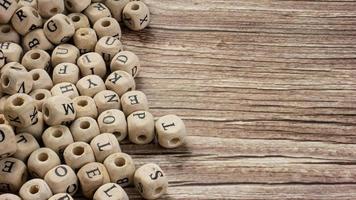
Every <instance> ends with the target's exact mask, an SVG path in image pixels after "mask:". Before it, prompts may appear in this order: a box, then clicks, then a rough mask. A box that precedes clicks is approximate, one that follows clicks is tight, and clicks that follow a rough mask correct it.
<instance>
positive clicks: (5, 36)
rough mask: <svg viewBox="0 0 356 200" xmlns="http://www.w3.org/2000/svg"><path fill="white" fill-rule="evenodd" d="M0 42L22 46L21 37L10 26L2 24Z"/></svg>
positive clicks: (0, 25)
mask: <svg viewBox="0 0 356 200" xmlns="http://www.w3.org/2000/svg"><path fill="white" fill-rule="evenodd" d="M0 42H13V43H17V44H20V35H19V34H18V33H17V32H16V31H15V29H14V28H12V26H11V25H10V24H0Z"/></svg>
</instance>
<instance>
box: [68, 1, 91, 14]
mask: <svg viewBox="0 0 356 200" xmlns="http://www.w3.org/2000/svg"><path fill="white" fill-rule="evenodd" d="M90 3H91V0H81V1H78V0H64V5H65V7H66V8H67V10H68V11H70V12H72V13H80V12H82V11H83V10H85V9H86V8H87V7H88V6H89V5H90Z"/></svg>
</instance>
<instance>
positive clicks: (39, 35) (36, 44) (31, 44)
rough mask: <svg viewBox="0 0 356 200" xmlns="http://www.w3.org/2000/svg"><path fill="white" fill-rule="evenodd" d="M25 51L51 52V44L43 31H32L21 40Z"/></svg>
mask: <svg viewBox="0 0 356 200" xmlns="http://www.w3.org/2000/svg"><path fill="white" fill-rule="evenodd" d="M22 46H23V47H24V49H25V51H28V50H30V49H42V50H44V51H47V50H52V49H53V48H54V46H53V44H52V43H51V42H50V41H49V40H48V39H47V37H46V35H45V33H44V31H43V29H36V30H33V31H31V32H29V33H27V34H26V35H25V37H23V40H22Z"/></svg>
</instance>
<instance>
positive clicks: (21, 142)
mask: <svg viewBox="0 0 356 200" xmlns="http://www.w3.org/2000/svg"><path fill="white" fill-rule="evenodd" d="M16 141H17V150H16V153H15V154H14V155H13V157H14V158H17V159H19V160H22V161H23V162H26V160H27V158H28V157H29V156H30V155H31V153H32V152H33V151H35V150H36V149H39V148H40V145H39V144H38V142H37V140H36V139H35V137H33V136H32V135H31V134H28V133H20V134H17V135H16Z"/></svg>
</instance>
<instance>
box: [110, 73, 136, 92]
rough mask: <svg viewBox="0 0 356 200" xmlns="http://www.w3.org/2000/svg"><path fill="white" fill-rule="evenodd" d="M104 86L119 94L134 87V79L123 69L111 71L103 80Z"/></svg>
mask: <svg viewBox="0 0 356 200" xmlns="http://www.w3.org/2000/svg"><path fill="white" fill-rule="evenodd" d="M105 85H106V88H107V89H109V90H112V91H114V92H116V93H117V94H118V95H119V96H122V95H123V94H124V93H126V92H127V91H130V90H134V89H135V88H136V84H135V80H134V79H133V77H132V76H131V75H130V74H129V73H127V72H125V71H120V70H118V71H114V72H112V73H111V74H110V75H109V76H108V77H107V78H106V81H105Z"/></svg>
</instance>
